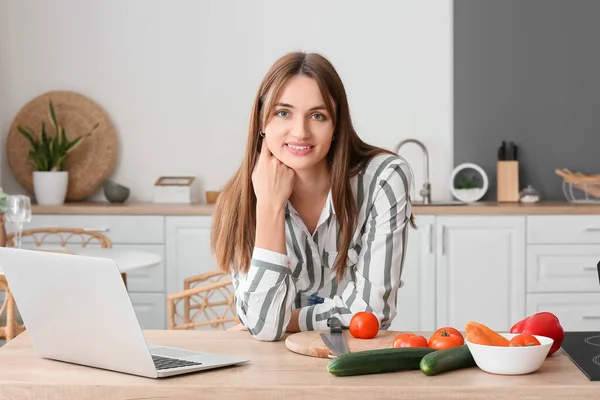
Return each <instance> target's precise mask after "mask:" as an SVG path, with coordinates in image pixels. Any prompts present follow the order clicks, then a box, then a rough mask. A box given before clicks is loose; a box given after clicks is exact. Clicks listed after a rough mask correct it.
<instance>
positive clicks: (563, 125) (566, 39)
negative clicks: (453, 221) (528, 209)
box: [454, 0, 600, 200]
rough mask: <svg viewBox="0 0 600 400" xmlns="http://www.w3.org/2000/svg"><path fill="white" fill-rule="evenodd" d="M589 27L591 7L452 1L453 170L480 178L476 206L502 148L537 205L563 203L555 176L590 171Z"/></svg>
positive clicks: (593, 120) (566, 2) (560, 2)
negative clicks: (514, 152) (513, 158)
mask: <svg viewBox="0 0 600 400" xmlns="http://www.w3.org/2000/svg"><path fill="white" fill-rule="evenodd" d="M599 21H600V1H594V0H587V1H584V0H455V3H454V164H455V165H458V164H460V163H463V162H474V163H476V164H478V165H480V166H481V167H482V168H483V169H484V170H485V171H486V173H487V174H488V176H489V178H490V190H489V191H488V193H487V195H486V196H485V198H484V199H487V200H496V161H497V149H498V147H499V146H500V144H501V142H502V140H507V141H513V142H515V144H517V145H518V147H519V161H520V186H521V189H522V188H523V187H525V186H526V185H527V184H531V185H532V186H534V187H535V188H537V189H538V190H539V191H540V192H541V195H542V200H565V197H564V195H563V192H562V180H561V178H560V177H559V176H557V175H556V174H555V173H554V170H555V169H557V168H568V169H570V170H572V171H579V172H582V173H600V161H599V159H600V157H599V153H600V22H599Z"/></svg>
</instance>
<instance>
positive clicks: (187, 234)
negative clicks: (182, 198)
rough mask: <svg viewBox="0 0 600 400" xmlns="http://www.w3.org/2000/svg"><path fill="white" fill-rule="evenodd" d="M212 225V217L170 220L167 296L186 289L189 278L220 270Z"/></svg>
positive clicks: (168, 224)
mask: <svg viewBox="0 0 600 400" xmlns="http://www.w3.org/2000/svg"><path fill="white" fill-rule="evenodd" d="M211 226H212V217H211V216H189V217H188V216H175V217H167V219H166V230H165V232H166V241H165V242H166V248H167V257H166V261H167V265H168V266H169V267H168V269H167V293H169V294H170V293H175V292H179V291H181V290H183V281H184V279H186V278H189V277H191V276H194V275H198V274H202V273H205V272H210V271H215V270H216V269H217V265H216V262H215V259H214V257H213V255H212V253H211V250H210V230H211Z"/></svg>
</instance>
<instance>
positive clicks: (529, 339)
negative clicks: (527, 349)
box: [508, 333, 540, 347]
mask: <svg viewBox="0 0 600 400" xmlns="http://www.w3.org/2000/svg"><path fill="white" fill-rule="evenodd" d="M539 345H540V341H539V340H537V339H536V338H535V336H533V335H529V334H527V333H524V334H522V335H518V336H515V337H514V338H512V339H511V340H510V342H508V347H522V346H539Z"/></svg>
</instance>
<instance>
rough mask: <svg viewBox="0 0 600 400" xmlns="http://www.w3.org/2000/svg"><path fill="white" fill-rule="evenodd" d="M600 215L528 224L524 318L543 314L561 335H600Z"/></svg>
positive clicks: (549, 217) (533, 220)
mask: <svg viewBox="0 0 600 400" xmlns="http://www.w3.org/2000/svg"><path fill="white" fill-rule="evenodd" d="M598 261H600V215H535V216H530V217H528V218H527V314H528V315H529V314H533V313H536V312H540V311H548V312H551V313H553V314H555V315H556V316H557V317H558V319H559V320H560V322H561V324H562V326H563V328H564V329H567V330H573V331H586V330H590V331H597V330H599V329H600V312H599V311H598V310H600V289H599V285H598V271H597V268H596V265H597V264H598Z"/></svg>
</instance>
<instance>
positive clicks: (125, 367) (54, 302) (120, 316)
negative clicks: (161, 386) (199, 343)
mask: <svg viewBox="0 0 600 400" xmlns="http://www.w3.org/2000/svg"><path fill="white" fill-rule="evenodd" d="M0 269H1V270H2V271H3V272H4V273H5V274H6V279H7V281H8V284H9V286H10V288H11V290H12V293H13V296H14V298H15V302H16V304H17V308H18V309H19V312H20V314H21V316H22V318H23V322H24V324H25V327H26V328H27V332H28V333H29V336H30V338H31V342H32V345H33V347H34V349H35V351H36V352H37V353H38V354H39V355H40V356H41V357H44V358H48V359H53V360H59V361H65V362H69V363H74V364H80V365H86V366H89V367H96V368H102V369H107V370H112V371H118V372H124V373H128V374H133V375H140V376H145V377H149V378H162V377H167V376H173V375H179V374H184V373H189V372H195V371H201V370H207V369H213V368H218V367H224V366H229V365H234V364H240V363H244V362H248V361H250V360H248V359H245V358H243V357H237V356H230V355H225V354H211V353H203V352H197V351H190V350H186V349H180V348H174V347H167V346H158V345H149V344H148V343H147V342H146V339H145V337H144V334H143V332H142V329H141V327H140V324H139V322H138V320H137V317H136V315H135V312H134V309H133V306H132V304H131V300H130V299H129V295H128V293H127V289H126V288H125V285H124V283H123V278H122V277H121V273H120V272H119V268H118V266H117V264H116V263H115V262H114V261H113V260H111V259H107V258H100V257H89V256H77V255H70V254H59V253H49V252H44V251H36V250H25V249H14V248H6V247H0Z"/></svg>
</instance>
